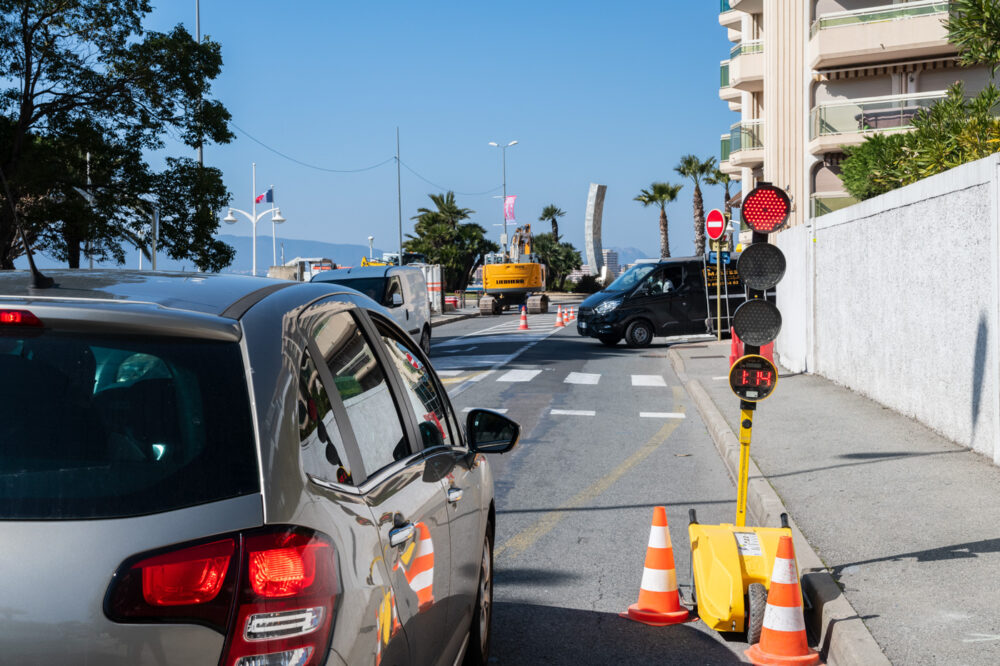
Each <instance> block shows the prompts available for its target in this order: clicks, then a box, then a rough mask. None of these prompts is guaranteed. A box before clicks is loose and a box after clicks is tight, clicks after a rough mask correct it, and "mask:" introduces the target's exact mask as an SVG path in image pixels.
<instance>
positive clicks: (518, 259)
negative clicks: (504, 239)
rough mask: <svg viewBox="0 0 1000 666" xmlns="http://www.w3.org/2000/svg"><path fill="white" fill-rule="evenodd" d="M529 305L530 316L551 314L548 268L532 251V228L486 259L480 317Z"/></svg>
mask: <svg viewBox="0 0 1000 666" xmlns="http://www.w3.org/2000/svg"><path fill="white" fill-rule="evenodd" d="M512 305H514V306H521V305H527V308H528V314H542V313H544V312H548V311H549V297H548V296H546V295H545V266H544V265H543V264H542V263H541V262H540V261H538V258H537V257H536V256H535V255H534V254H533V253H532V252H531V225H530V224H526V225H524V226H523V227H518V228H517V229H516V230H515V231H514V235H513V236H512V237H511V239H510V247H509V248H503V252H497V253H495V254H488V255H486V256H485V257H484V260H483V295H482V297H480V299H479V314H481V315H498V314H500V313H501V312H502V311H504V310H507V309H508V308H510V306H512Z"/></svg>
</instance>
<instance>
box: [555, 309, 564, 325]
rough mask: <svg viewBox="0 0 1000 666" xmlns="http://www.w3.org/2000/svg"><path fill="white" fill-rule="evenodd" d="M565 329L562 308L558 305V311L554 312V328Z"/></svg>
mask: <svg viewBox="0 0 1000 666" xmlns="http://www.w3.org/2000/svg"><path fill="white" fill-rule="evenodd" d="M565 327H566V322H564V321H563V316H562V306H561V305H560V306H559V308H558V310H557V311H556V328H565Z"/></svg>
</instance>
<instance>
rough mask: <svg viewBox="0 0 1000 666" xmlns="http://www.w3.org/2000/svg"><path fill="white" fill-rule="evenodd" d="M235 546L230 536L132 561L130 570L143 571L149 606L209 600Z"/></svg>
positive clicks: (144, 587)
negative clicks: (133, 562)
mask: <svg viewBox="0 0 1000 666" xmlns="http://www.w3.org/2000/svg"><path fill="white" fill-rule="evenodd" d="M234 546H235V543H234V541H233V540H232V539H226V540H225V541H216V542H214V543H207V544H205V545H204V546H195V547H194V548H188V549H186V550H181V551H177V552H173V553H166V554H164V555H158V556H156V557H151V558H149V559H148V560H143V561H141V562H138V563H136V564H134V565H133V566H132V568H133V569H140V570H141V571H142V596H143V598H144V599H145V600H146V602H147V603H148V604H150V605H151V606H182V605H186V604H202V603H205V602H208V601H211V600H212V599H214V598H215V597H216V596H217V595H218V594H219V590H221V589H222V581H223V580H224V579H225V577H226V572H227V571H228V570H229V560H230V559H231V558H232V556H233V548H234Z"/></svg>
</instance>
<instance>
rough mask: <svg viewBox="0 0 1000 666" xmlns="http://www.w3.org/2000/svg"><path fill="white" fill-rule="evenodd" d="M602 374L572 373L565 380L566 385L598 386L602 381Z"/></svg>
mask: <svg viewBox="0 0 1000 666" xmlns="http://www.w3.org/2000/svg"><path fill="white" fill-rule="evenodd" d="M600 379H601V375H600V373H595V372H571V373H569V375H568V376H567V377H566V379H564V380H563V383H564V384H596V383H597V382H598V381H600Z"/></svg>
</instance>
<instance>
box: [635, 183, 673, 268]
mask: <svg viewBox="0 0 1000 666" xmlns="http://www.w3.org/2000/svg"><path fill="white" fill-rule="evenodd" d="M682 187H684V186H683V185H671V184H670V183H653V184H652V185H650V186H649V189H648V190H639V195H638V196H637V197H635V201H638V202H639V203H641V204H642V205H643V206H653V205H656V206H659V207H660V256H661V257H669V256H670V234H669V231H668V229H667V204H668V203H670V202H671V201H674V200H675V199H677V193H678V192H680V191H681V188H682Z"/></svg>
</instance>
